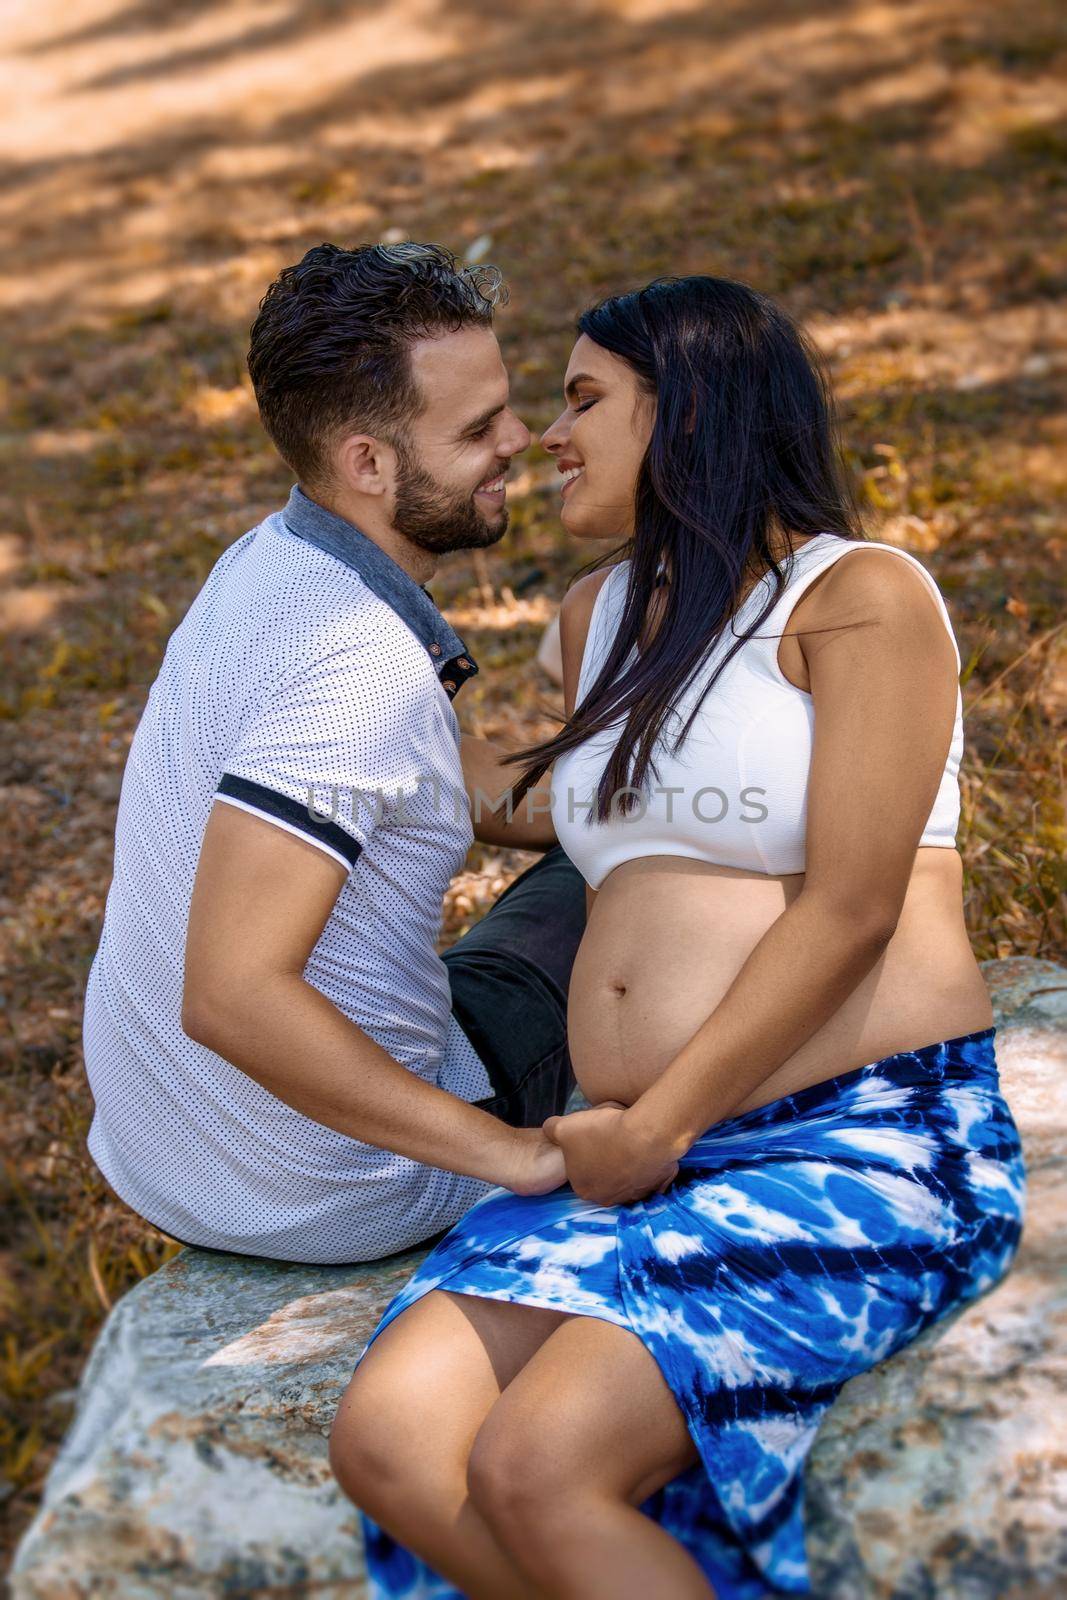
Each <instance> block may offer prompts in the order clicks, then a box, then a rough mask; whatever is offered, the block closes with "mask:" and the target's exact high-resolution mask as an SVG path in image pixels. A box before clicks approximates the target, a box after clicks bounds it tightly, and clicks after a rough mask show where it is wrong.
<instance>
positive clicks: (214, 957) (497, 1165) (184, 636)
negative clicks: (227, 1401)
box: [84, 244, 585, 1262]
mask: <svg viewBox="0 0 1067 1600" xmlns="http://www.w3.org/2000/svg"><path fill="white" fill-rule="evenodd" d="M498 286H499V276H498V275H497V274H495V271H494V269H484V268H483V269H462V270H461V269H459V268H458V267H457V264H456V262H455V259H454V258H453V257H452V256H451V255H450V254H449V253H448V252H446V251H444V250H441V249H438V248H437V247H434V246H425V245H415V244H406V245H397V246H392V247H386V246H368V247H363V248H361V249H357V250H352V251H348V250H340V249H337V248H336V247H334V246H332V245H326V244H324V245H320V246H318V247H317V248H315V249H313V250H309V251H308V253H307V254H306V255H305V256H304V258H303V260H302V261H300V262H299V263H298V264H297V265H296V266H294V267H290V268H287V269H286V270H285V271H283V272H282V273H281V275H280V276H279V278H278V279H277V280H276V282H275V283H274V284H272V285H271V287H270V289H269V290H268V292H267V294H266V296H265V297H264V300H263V302H262V305H261V308H260V313H259V316H258V317H257V319H256V321H255V323H254V325H253V328H252V338H251V348H250V351H249V370H250V372H251V375H252V381H253V385H254V388H255V392H256V397H257V400H258V403H259V408H260V415H261V417H262V419H263V423H264V425H265V427H266V429H267V432H268V433H269V434H270V436H271V438H272V440H273V441H274V443H275V445H276V446H277V448H278V450H279V452H280V454H281V455H282V457H283V458H284V460H285V461H286V463H287V464H288V465H289V467H290V468H291V469H292V471H293V472H294V474H295V475H296V477H297V478H298V480H299V484H298V486H297V487H294V489H293V491H292V493H291V495H290V498H289V501H288V504H287V505H286V506H285V508H284V510H282V511H280V512H276V513H274V514H273V515H271V516H268V517H267V518H266V519H265V521H264V522H262V523H261V524H259V526H257V527H255V528H253V529H251V530H250V531H249V532H248V533H246V534H245V535H244V536H243V537H242V538H240V539H238V540H237V541H236V543H235V544H233V545H232V546H231V547H230V548H229V549H228V550H227V551H226V552H225V553H224V554H223V555H222V557H221V558H220V559H219V561H218V562H217V563H216V565H215V567H214V569H213V570H212V572H211V574H210V575H209V577H208V579H207V581H206V583H205V584H204V587H203V589H202V590H201V591H200V593H199V595H198V596H197V597H196V599H195V600H194V602H193V604H192V606H191V608H190V610H189V612H188V614H187V615H186V617H185V618H184V620H183V622H182V623H181V624H180V626H179V627H178V628H177V630H176V631H175V633H174V635H173V636H172V638H171V639H170V641H169V643H168V646H167V650H166V654H165V657H164V661H163V665H162V667H161V669H160V673H159V676H158V678H157V679H156V681H155V683H154V684H153V686H152V689H151V692H150V694H149V698H148V703H147V706H146V708H145V711H144V714H143V716H142V719H141V722H140V724H139V726H138V728H137V731H136V734H135V736H134V740H133V744H132V747H131V750H130V755H129V759H128V762H127V766H126V772H125V776H124V780H123V787H122V794H121V799H120V803H119V814H118V821H117V827H116V844H115V871H114V878H113V882H112V885H111V889H110V892H109V894H108V900H107V908H106V913H105V918H104V927H103V932H102V936H101V941H100V947H99V949H98V951H97V953H96V957H95V959H94V962H93V967H92V971H91V974H90V978H89V984H88V990H87V995H86V1008H85V1029H84V1033H85V1056H86V1065H87V1070H88V1074H89V1080H90V1084H91V1087H92V1091H93V1096H94V1100H95V1106H96V1111H95V1117H94V1120H93V1124H92V1128H91V1130H90V1134H89V1150H90V1152H91V1154H92V1156H93V1158H94V1160H95V1161H96V1163H97V1165H98V1166H99V1168H100V1170H101V1171H102V1172H103V1174H104V1176H105V1177H106V1178H107V1179H108V1181H109V1183H110V1184H111V1185H112V1187H113V1188H114V1189H115V1190H116V1192H117V1193H118V1194H119V1195H120V1196H121V1197H122V1198H123V1199H124V1200H126V1201H127V1203H128V1204H129V1205H130V1206H132V1207H133V1208H134V1209H135V1210H137V1211H138V1212H139V1213H140V1214H141V1215H142V1216H144V1217H146V1218H147V1219H148V1220H149V1221H151V1222H152V1223H154V1224H155V1225H156V1226H158V1227H159V1228H161V1229H163V1230H164V1231H165V1232H166V1233H168V1234H171V1235H172V1236H174V1237H176V1238H179V1239H181V1240H183V1241H185V1242H188V1243H192V1244H196V1245H201V1246H205V1247H207V1248H211V1249H219V1250H232V1251H238V1252H243V1253H247V1254H250V1255H260V1256H270V1257H272V1258H276V1259H283V1260H293V1261H309V1262H310V1261H314V1262H348V1261H359V1260H369V1259H373V1258H376V1257H378V1256H382V1255H385V1254H388V1253H390V1252H392V1251H396V1250H400V1249H404V1248H407V1247H409V1246H411V1245H414V1244H416V1243H419V1242H422V1241H424V1240H426V1239H428V1238H431V1237H434V1236H435V1235H437V1234H439V1233H440V1232H441V1231H442V1230H443V1229H445V1228H447V1227H450V1226H451V1224H452V1223H453V1222H454V1221H455V1220H456V1219H457V1218H458V1217H459V1216H461V1215H462V1214H463V1212H464V1211H466V1210H467V1209H468V1207H469V1206H470V1205H471V1204H472V1203H473V1202H474V1201H475V1200H476V1199H478V1198H479V1197H480V1196H481V1195H483V1194H484V1193H486V1192H487V1191H488V1189H489V1188H490V1187H492V1186H493V1185H495V1184H501V1185H504V1186H506V1187H508V1188H512V1189H514V1190H516V1191H518V1192H520V1193H523V1192H525V1193H532V1192H543V1191H545V1190H548V1189H552V1188H555V1187H556V1186H557V1185H558V1184H559V1183H561V1182H562V1181H563V1178H564V1168H563V1160H562V1155H561V1152H560V1151H559V1149H558V1148H557V1147H556V1146H555V1145H554V1144H552V1143H551V1142H550V1141H549V1140H548V1139H547V1138H546V1136H545V1134H544V1133H543V1132H542V1130H541V1126H540V1124H541V1123H542V1121H543V1120H544V1119H545V1118H546V1117H548V1116H550V1115H552V1114H553V1113H557V1112H561V1111H563V1110H564V1108H565V1104H566V1100H567V1097H568V1093H569V1091H570V1089H571V1087H572V1086H573V1075H572V1072H571V1067H570V1060H569V1056H568V1053H567V1047H566V1038H565V1025H566V996H567V988H568V983H569V977H570V969H571V964H572V963H573V960H574V954H575V950H576V948H577V944H578V941H579V939H580V937H581V933H582V929H583V927H584V922H585V892H584V885H583V881H582V878H581V876H580V874H579V873H578V872H577V870H576V869H575V868H574V867H573V866H572V865H571V863H570V862H569V861H568V859H567V857H566V856H565V855H564V854H563V852H562V850H561V849H560V848H559V846H558V844H557V842H556V840H555V834H554V832H553V829H552V824H551V820H550V817H549V815H548V797H549V791H548V788H547V786H545V787H544V788H542V789H539V790H535V791H532V792H531V795H530V796H528V797H527V798H528V799H531V800H532V802H533V803H532V804H530V805H526V806H520V807H517V808H515V814H514V815H513V816H511V817H510V818H508V817H507V816H506V815H495V814H491V813H489V810H488V806H484V805H483V802H485V800H486V797H487V796H488V797H489V800H490V802H491V803H494V804H495V803H496V802H497V801H498V800H499V799H500V797H501V796H503V795H504V794H505V793H506V791H507V790H508V789H510V787H511V784H512V782H513V781H514V770H515V769H514V768H500V767H499V766H498V764H497V757H498V754H499V753H498V752H496V751H495V750H494V748H493V747H492V746H491V745H489V744H488V743H487V742H486V741H485V740H481V739H475V738H472V737H470V736H469V735H464V734H462V733H461V731H460V727H459V723H458V720H457V718H456V714H455V712H454V710H453V708H452V701H453V699H454V698H455V696H456V694H457V693H458V692H459V689H460V687H461V686H462V684H463V683H464V681H465V680H466V679H467V678H469V677H470V676H472V675H473V674H474V673H476V672H477V671H478V667H477V663H476V662H475V661H474V659H473V657H472V656H471V654H470V651H469V650H467V649H466V647H465V646H464V643H463V640H462V639H461V638H460V637H459V635H458V634H457V633H456V632H455V631H454V630H453V629H452V628H451V627H450V625H449V624H448V622H447V621H446V620H445V618H444V617H443V616H442V615H441V613H440V612H439V611H438V609H437V607H436V605H435V604H434V602H433V599H432V597H431V596H430V594H429V591H428V590H427V589H426V587H425V584H426V581H427V580H428V579H429V578H430V577H432V576H433V574H434V572H435V570H436V566H437V562H438V559H439V557H440V556H442V555H444V554H447V553H448V552H450V551H453V550H462V549H474V548H479V547H485V546H488V545H492V544H494V543H496V542H497V541H498V540H499V539H501V538H502V537H503V535H504V532H505V529H506V527H507V510H506V507H505V488H504V480H505V475H506V472H507V469H508V465H509V463H510V461H511V458H512V457H513V456H514V455H515V454H517V453H518V452H520V451H523V450H525V449H526V448H527V446H528V444H529V442H530V435H529V433H528V431H527V429H526V428H525V426H524V425H523V424H522V422H520V421H519V419H518V418H517V417H516V416H515V414H514V412H513V411H512V410H511V408H510V405H509V403H508V380H507V374H506V372H505V369H504V366H503V364H502V362H501V358H500V351H499V347H498V345H497V342H496V338H495V336H494V334H493V331H492V326H491V324H492V315H493V303H494V297H495V293H496V290H497V288H498ZM472 806H473V808H474V821H473V825H472V818H471V808H472ZM483 810H484V812H485V814H484V815H483ZM475 837H477V838H479V839H482V840H484V841H486V842H489V843H494V844H501V845H512V846H517V847H520V848H524V849H534V850H540V851H543V852H544V854H543V855H542V858H541V860H540V861H538V862H536V863H535V864H534V866H533V867H531V868H530V869H528V871H526V872H525V873H523V874H522V875H521V876H520V877H519V878H517V879H516V880H515V882H513V883H512V884H511V885H510V886H509V887H508V889H507V890H506V891H505V893H504V894H503V895H502V896H501V897H500V899H499V900H498V902H497V903H496V905H494V906H493V907H491V908H490V910H489V912H488V913H487V915H486V916H485V917H484V918H483V919H482V920H481V922H479V923H478V924H476V926H475V927H474V928H473V929H472V930H471V931H470V932H469V933H468V934H467V935H466V936H465V937H464V938H463V939H461V940H459V941H458V942H457V943H456V944H455V945H454V946H453V947H452V948H451V949H450V950H448V951H446V952H445V954H444V956H443V957H442V956H440V955H438V954H437V951H436V942H437V939H438V936H439V932H440V923H441V915H442V903H443V896H444V893H445V891H446V889H447V888H448V885H449V883H450V881H451V879H452V877H453V876H454V875H455V873H456V872H457V871H458V870H459V869H460V868H461V867H462V866H463V864H464V861H465V859H466V856H467V853H468V849H469V846H470V844H471V843H472V841H473V839H474V838H475Z"/></svg>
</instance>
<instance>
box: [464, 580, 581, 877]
mask: <svg viewBox="0 0 1067 1600" xmlns="http://www.w3.org/2000/svg"><path fill="white" fill-rule="evenodd" d="M606 578H607V571H606V570H605V571H600V572H591V573H589V574H588V575H587V576H586V577H584V578H580V579H579V580H578V582H577V583H576V584H574V585H573V587H572V588H570V589H568V591H567V593H566V594H565V595H564V597H563V602H562V604H561V606H560V613H559V642H560V654H561V655H562V658H563V709H564V713H565V715H566V716H568V717H569V716H571V715H572V713H573V711H574V701H575V697H576V695H577V692H578V676H579V673H580V671H581V665H582V656H583V654H584V651H585V639H586V634H587V633H588V632H589V620H590V618H591V616H592V613H593V605H594V602H595V601H596V597H597V594H598V593H599V591H600V586H601V584H602V583H603V582H604V581H605V579H606ZM506 754H507V752H506V751H505V750H503V749H502V748H501V747H500V746H499V745H495V744H492V743H490V741H489V740H488V739H482V738H477V737H476V736H475V735H474V734H470V733H465V734H463V735H462V738H461V742H460V756H461V760H462V763H463V781H464V784H465V787H466V790H467V798H468V800H469V801H470V806H471V825H472V827H473V828H474V837H475V838H476V839H479V840H481V842H482V843H483V844H498V845H504V846H505V847H507V848H510V849H515V850H551V849H552V847H553V845H556V844H558V843H559V840H558V839H557V838H556V830H555V827H554V825H553V822H552V816H551V811H550V806H551V798H552V787H551V778H552V772H551V769H549V772H548V774H547V775H546V777H544V778H542V780H541V782H540V783H539V784H538V785H537V786H536V787H535V788H533V789H528V790H527V792H526V794H525V795H524V796H523V798H522V800H520V801H519V804H518V805H517V806H516V807H513V809H512V816H511V819H510V821H509V819H508V816H507V811H506V808H505V809H504V810H502V811H501V813H500V814H499V816H498V815H494V808H495V806H497V805H503V802H504V799H505V796H506V795H507V794H508V793H509V792H510V790H511V789H512V788H513V787H514V784H515V767H514V766H502V765H501V764H500V758H501V757H502V756H504V755H506ZM589 892H590V893H592V890H590V891H589ZM588 903H589V902H588V896H587V899H586V904H587V906H588Z"/></svg>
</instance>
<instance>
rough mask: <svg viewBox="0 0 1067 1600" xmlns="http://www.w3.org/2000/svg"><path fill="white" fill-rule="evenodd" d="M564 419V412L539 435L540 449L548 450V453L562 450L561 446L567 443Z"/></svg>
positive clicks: (565, 414) (565, 415)
mask: <svg viewBox="0 0 1067 1600" xmlns="http://www.w3.org/2000/svg"><path fill="white" fill-rule="evenodd" d="M566 417H567V413H566V412H565V411H561V412H560V414H559V416H558V417H557V418H556V420H555V422H553V423H552V424H551V426H550V427H548V428H546V429H545V431H544V433H543V434H542V435H541V448H542V449H544V450H548V451H549V452H552V451H555V450H562V449H563V446H564V445H565V444H566V442H567V427H566Z"/></svg>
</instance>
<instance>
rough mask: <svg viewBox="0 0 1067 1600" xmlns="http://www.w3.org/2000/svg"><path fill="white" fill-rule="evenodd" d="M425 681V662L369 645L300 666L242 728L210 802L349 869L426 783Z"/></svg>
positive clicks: (429, 707) (429, 709)
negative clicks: (377, 832)
mask: <svg viewBox="0 0 1067 1600" xmlns="http://www.w3.org/2000/svg"><path fill="white" fill-rule="evenodd" d="M428 673H429V674H432V673H433V667H432V665H431V664H430V663H429V662H426V663H423V662H422V661H421V660H418V661H417V660H414V659H412V658H408V657H406V656H404V655H403V654H402V653H399V654H398V653H393V652H383V651H382V650H381V649H379V648H375V647H374V646H373V645H366V646H364V645H357V646H353V647H351V648H346V649H343V650H340V651H335V652H333V653H332V654H330V655H329V656H327V657H326V658H324V659H322V660H317V661H315V662H313V663H312V664H310V665H306V666H304V667H303V668H301V669H300V670H299V671H297V672H295V673H293V674H292V675H290V676H289V677H288V678H287V679H286V680H285V681H284V682H283V683H282V684H281V685H279V686H278V687H277V688H275V689H274V690H273V691H272V692H271V693H270V694H269V695H268V697H267V698H266V700H265V702H264V703H263V704H262V705H260V706H259V707H257V708H256V709H255V710H254V711H252V712H251V713H250V714H249V716H248V718H247V719H246V720H245V721H244V722H243V723H242V726H241V729H240V733H239V737H238V740H237V743H236V746H235V747H234V748H233V749H232V750H231V751H230V753H229V755H228V756H227V758H226V761H225V767H224V770H223V772H222V774H221V776H220V778H219V782H218V787H217V790H216V794H215V798H216V799H217V800H221V801H224V802H225V803H226V804H227V805H231V806H236V807H238V808H239V809H240V810H243V811H248V812H251V813H252V814H253V815H255V816H259V817H262V818H264V820H265V821H267V822H272V823H274V824H275V825H276V826H277V827H280V828H284V829H286V830H287V831H288V832H290V833H295V834H298V835H299V836H300V837H301V838H303V839H306V840H307V841H308V842H309V843H310V844H314V845H317V846H318V848H319V849H320V850H323V851H325V853H326V854H327V855H330V856H333V858H334V859H335V860H336V861H338V862H340V863H341V865H342V866H344V867H346V868H347V869H348V870H351V869H352V868H353V867H354V866H355V864H356V862H357V861H358V859H359V857H360V854H361V853H362V851H363V850H364V849H365V848H366V846H367V844H368V842H369V840H370V837H371V835H372V834H373V832H374V830H375V828H377V827H378V826H380V825H381V823H382V822H383V821H384V820H385V819H387V818H388V817H389V816H391V815H392V814H394V813H395V812H396V810H397V809H398V808H399V807H400V806H402V805H403V802H404V800H405V798H406V797H409V796H411V795H413V794H414V792H415V790H416V789H417V788H418V786H419V783H420V781H421V779H422V778H423V776H424V774H423V772H422V767H423V766H424V765H425V763H424V761H423V760H422V752H423V751H424V749H425V738H424V735H423V725H424V723H425V721H426V718H427V717H428V716H430V715H432V714H433V710H434V707H433V702H432V700H431V699H430V694H431V693H432V684H431V683H430V682H429V681H428V677H427V674H428Z"/></svg>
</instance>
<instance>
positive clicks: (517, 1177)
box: [496, 1128, 567, 1194]
mask: <svg viewBox="0 0 1067 1600" xmlns="http://www.w3.org/2000/svg"><path fill="white" fill-rule="evenodd" d="M511 1132H512V1133H513V1134H514V1138H513V1139H510V1140H509V1141H508V1145H507V1155H506V1156H505V1159H504V1163H503V1166H502V1171H501V1175H500V1177H498V1178H497V1180H496V1181H497V1183H499V1184H500V1185H501V1187H502V1188H504V1189H510V1190H511V1191H512V1192H513V1193H514V1194H548V1193H549V1191H550V1190H552V1189H558V1188H559V1187H560V1185H561V1184H563V1183H566V1181H567V1169H566V1166H565V1164H564V1159H563V1152H562V1150H560V1148H559V1147H558V1145H556V1144H554V1143H553V1141H552V1140H551V1139H549V1138H548V1136H547V1135H546V1134H545V1133H544V1131H543V1130H542V1129H541V1128H513V1129H512V1130H511Z"/></svg>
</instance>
